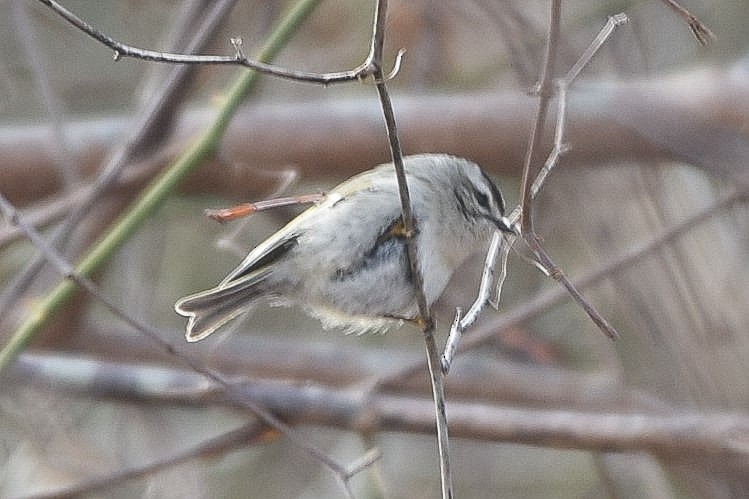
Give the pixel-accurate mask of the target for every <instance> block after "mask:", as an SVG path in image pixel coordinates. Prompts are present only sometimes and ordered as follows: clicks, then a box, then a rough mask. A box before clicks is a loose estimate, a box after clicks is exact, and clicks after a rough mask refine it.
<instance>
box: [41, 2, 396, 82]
mask: <svg viewBox="0 0 749 499" xmlns="http://www.w3.org/2000/svg"><path fill="white" fill-rule="evenodd" d="M39 1H40V2H41V3H43V4H45V5H46V6H48V7H49V8H50V9H52V10H53V11H54V12H55V13H57V14H58V15H60V16H61V17H62V18H64V19H65V20H66V21H68V22H69V23H70V24H72V25H73V26H75V27H76V28H78V29H79V30H81V31H83V32H84V33H86V34H87V35H89V36H90V37H92V38H94V39H95V40H97V41H99V42H100V43H102V44H104V45H106V46H107V47H109V48H111V49H112V50H114V60H116V61H117V60H120V59H122V58H125V57H132V58H136V59H141V60H144V61H151V62H163V63H171V64H190V65H225V66H226V65H228V66H244V67H246V68H249V69H253V70H255V71H258V72H260V73H265V74H268V75H272V76H276V77H278V78H285V79H288V80H295V81H300V82H307V83H319V84H322V85H331V84H334V83H345V82H351V81H357V80H363V79H366V78H368V77H370V76H372V77H374V76H375V75H374V68H373V66H372V64H371V60H370V59H369V58H367V59H366V60H365V61H364V62H363V63H362V64H360V65H359V66H357V67H355V68H353V69H350V70H346V71H336V72H330V73H316V72H310V71H295V70H291V69H286V68H282V67H280V66H276V65H274V64H268V63H265V62H261V61H255V60H252V59H249V58H247V57H246V56H245V55H244V52H243V51H242V41H241V38H239V37H234V38H232V39H231V40H230V43H231V45H232V46H233V48H234V55H228V56H227V55H224V56H221V55H192V54H176V53H171V52H159V51H156V50H148V49H141V48H138V47H133V46H131V45H127V44H124V43H122V42H119V41H117V40H115V39H114V38H112V37H110V36H109V35H107V34H106V33H103V32H101V31H99V30H98V29H96V28H94V27H93V26H92V25H90V24H89V23H87V22H86V21H84V20H83V19H81V18H80V17H78V16H76V15H75V14H74V13H73V12H71V11H70V10H68V9H66V8H65V7H63V6H62V5H61V4H59V3H58V2H56V1H55V0H39ZM402 55H403V52H399V53H398V56H397V57H396V60H395V63H394V65H393V70H392V71H391V72H390V74H388V76H387V78H392V77H393V76H395V74H396V73H397V72H398V68H399V67H400V59H401V57H402Z"/></svg>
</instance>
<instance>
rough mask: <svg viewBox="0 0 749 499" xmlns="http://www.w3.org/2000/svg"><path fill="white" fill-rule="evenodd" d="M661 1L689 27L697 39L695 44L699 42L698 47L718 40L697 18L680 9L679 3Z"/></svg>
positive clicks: (668, 0) (666, 0)
mask: <svg viewBox="0 0 749 499" xmlns="http://www.w3.org/2000/svg"><path fill="white" fill-rule="evenodd" d="M662 1H663V3H665V4H666V5H668V6H669V7H671V9H672V10H673V11H674V12H676V13H677V14H678V15H679V17H681V18H682V19H683V20H684V22H685V23H687V26H689V29H690V30H691V31H692V34H693V35H694V37H695V38H696V39H697V42H699V44H700V45H702V46H703V47H704V46H706V45H708V44H709V43H710V42H714V41H715V40H717V39H718V37H717V36H715V33H713V32H712V31H710V28H708V27H707V26H705V24H704V23H703V22H702V21H700V20H699V19H698V18H697V16H695V15H694V14H692V13H691V12H689V11H688V10H687V9H685V8H684V7H682V6H681V5H680V4H679V2H677V1H676V0H662Z"/></svg>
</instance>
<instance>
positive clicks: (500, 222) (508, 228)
mask: <svg viewBox="0 0 749 499" xmlns="http://www.w3.org/2000/svg"><path fill="white" fill-rule="evenodd" d="M491 221H492V222H494V225H495V226H496V227H497V229H499V230H501V231H502V232H507V233H508V234H515V235H517V233H518V232H517V231H516V230H515V229H514V228H513V226H512V224H511V223H510V221H509V220H507V217H500V218H492V219H491Z"/></svg>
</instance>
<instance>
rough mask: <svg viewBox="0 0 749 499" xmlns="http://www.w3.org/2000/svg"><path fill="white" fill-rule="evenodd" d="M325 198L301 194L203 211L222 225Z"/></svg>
mask: <svg viewBox="0 0 749 499" xmlns="http://www.w3.org/2000/svg"><path fill="white" fill-rule="evenodd" d="M324 198H325V194H322V193H318V194H303V195H301V196H287V197H282V198H273V199H265V200H262V201H255V202H254V203H242V204H238V205H235V206H231V207H229V208H206V209H205V210H203V213H204V214H205V216H207V217H208V218H210V219H211V220H215V221H216V222H218V223H221V224H224V223H226V222H230V221H232V220H236V219H238V218H243V217H246V216H249V215H252V214H254V213H257V212H259V211H265V210H272V209H274V208H281V207H284V206H294V205H297V204H309V203H319V202H320V201H322V200H323V199H324Z"/></svg>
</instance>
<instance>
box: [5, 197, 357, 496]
mask: <svg viewBox="0 0 749 499" xmlns="http://www.w3.org/2000/svg"><path fill="white" fill-rule="evenodd" d="M0 212H1V213H2V215H3V216H4V217H5V218H6V219H7V221H8V222H9V223H11V224H12V225H14V226H16V227H18V228H19V229H21V230H22V231H23V232H24V234H26V237H27V238H28V239H29V240H30V241H31V242H32V243H33V244H34V246H35V247H36V248H38V249H39V250H40V251H41V252H42V253H44V256H45V258H46V259H47V260H48V261H49V262H50V263H51V264H52V265H53V266H54V268H55V269H56V270H57V271H58V272H59V273H60V275H61V276H62V277H63V278H65V279H68V280H70V281H71V282H73V283H74V284H75V285H77V286H78V287H79V288H82V289H83V290H84V291H86V292H87V293H88V294H89V295H91V296H92V297H93V298H95V299H96V300H97V301H99V302H100V303H101V304H102V305H104V306H105V307H106V308H107V309H108V310H109V311H110V312H112V313H113V314H114V315H115V316H116V317H117V318H119V319H121V320H123V321H125V322H126V323H127V324H128V325H130V326H132V327H133V328H134V329H135V330H136V331H138V332H139V333H140V334H142V335H144V336H145V337H147V338H148V339H149V340H150V341H151V342H153V343H154V344H155V345H157V346H158V347H159V348H161V349H162V350H163V351H164V352H166V353H168V354H169V355H171V356H173V357H174V358H175V359H177V360H178V361H180V362H181V363H183V364H184V365H185V366H187V367H189V368H190V369H192V370H193V371H195V372H197V373H199V374H201V375H202V376H204V377H205V378H206V379H208V380H209V381H211V382H213V383H215V384H216V385H218V386H220V387H221V388H222V389H223V390H224V392H225V396H226V400H228V401H231V402H233V403H236V404H237V405H238V406H240V407H243V408H245V409H247V410H248V411H250V412H251V413H252V414H253V415H255V416H256V417H258V418H259V419H260V420H262V421H263V422H264V423H265V424H267V425H269V426H271V427H273V428H275V429H276V430H278V431H279V432H281V433H282V434H283V435H284V436H285V437H286V438H288V439H289V440H290V441H292V442H293V443H294V444H295V445H297V446H299V447H300V448H301V449H303V450H304V451H305V452H307V453H308V454H309V455H310V456H312V457H314V458H315V459H317V460H318V461H320V462H321V463H323V464H324V465H325V466H326V467H328V468H329V469H330V470H331V471H332V472H333V473H334V474H335V475H336V476H338V477H339V478H340V480H341V481H342V482H344V483H345V482H347V481H348V480H349V478H350V472H349V470H347V469H346V468H345V467H344V466H343V465H341V464H339V463H338V462H337V461H335V460H333V458H331V457H329V456H328V455H326V454H325V453H324V452H323V451H322V450H320V449H318V448H317V447H315V446H314V445H311V444H310V443H309V442H307V440H306V437H303V436H301V435H299V434H298V433H297V432H296V431H294V429H293V428H292V427H291V426H289V425H287V424H286V423H285V422H283V421H281V420H280V419H279V418H278V417H277V416H275V415H274V414H273V413H272V412H270V411H268V410H267V409H265V408H264V407H262V406H260V405H259V404H257V403H255V402H254V401H253V400H252V399H251V398H249V397H247V396H246V394H245V392H244V391H243V390H242V389H239V388H238V387H237V386H235V385H234V384H232V383H230V382H229V381H227V380H225V379H224V378H223V376H221V375H220V374H218V373H217V372H216V371H214V370H212V369H210V368H208V367H206V366H204V365H203V364H202V363H201V362H200V361H197V360H194V359H192V358H191V357H189V356H187V355H185V354H183V353H182V352H180V351H179V350H177V349H175V348H174V346H173V345H171V344H170V343H169V342H167V341H165V340H163V339H162V338H161V335H160V334H159V331H158V330H157V329H156V328H154V327H153V326H151V325H150V324H147V323H146V322H143V321H141V320H139V319H136V318H135V317H133V316H132V314H130V313H129V312H128V311H127V310H124V309H123V308H121V307H120V306H119V305H117V304H116V303H115V302H114V301H113V300H112V299H110V298H109V297H108V296H106V295H104V294H103V293H102V292H101V291H100V290H99V289H98V288H97V286H96V284H94V283H93V281H91V280H90V279H89V278H87V277H85V276H83V275H81V274H78V273H77V272H76V270H75V269H74V268H73V266H72V265H71V264H70V263H68V262H67V261H65V259H64V258H63V257H62V255H60V254H59V253H58V252H57V251H56V250H55V248H54V247H52V246H51V245H50V244H49V243H48V242H47V241H46V240H45V239H44V238H43V237H42V236H41V235H40V234H39V233H38V232H37V231H36V230H35V229H34V228H33V227H32V226H31V225H29V224H28V223H26V221H25V220H24V218H23V216H22V215H21V214H20V213H19V212H18V210H16V209H15V207H14V206H13V205H12V204H11V203H10V202H9V201H8V200H7V199H6V198H5V196H3V195H2V194H1V193H0Z"/></svg>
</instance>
